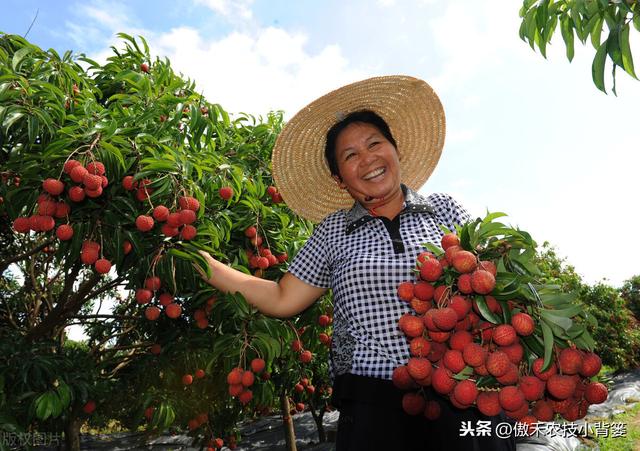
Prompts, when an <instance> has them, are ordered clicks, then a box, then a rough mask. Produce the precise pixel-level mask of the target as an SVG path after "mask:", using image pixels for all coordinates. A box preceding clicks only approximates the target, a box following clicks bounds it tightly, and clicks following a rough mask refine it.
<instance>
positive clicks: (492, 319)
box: [476, 296, 501, 324]
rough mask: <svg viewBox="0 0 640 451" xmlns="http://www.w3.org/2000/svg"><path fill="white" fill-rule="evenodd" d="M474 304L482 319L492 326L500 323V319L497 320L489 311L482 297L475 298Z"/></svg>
mask: <svg viewBox="0 0 640 451" xmlns="http://www.w3.org/2000/svg"><path fill="white" fill-rule="evenodd" d="M476 304H477V305H478V310H479V311H480V314H481V315H482V316H483V317H484V319H486V320H487V321H489V322H491V323H493V324H500V323H501V321H500V318H498V316H497V315H496V314H495V313H493V312H492V311H491V310H490V309H489V306H487V301H486V300H485V299H484V296H476Z"/></svg>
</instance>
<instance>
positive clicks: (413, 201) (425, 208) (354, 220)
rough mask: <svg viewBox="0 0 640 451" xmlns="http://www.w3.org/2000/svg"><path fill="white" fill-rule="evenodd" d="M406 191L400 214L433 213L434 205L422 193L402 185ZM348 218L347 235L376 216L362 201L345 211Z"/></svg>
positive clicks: (403, 190) (404, 191)
mask: <svg viewBox="0 0 640 451" xmlns="http://www.w3.org/2000/svg"><path fill="white" fill-rule="evenodd" d="M400 187H401V188H402V192H403V193H404V206H403V208H402V210H401V211H400V213H399V214H404V213H433V207H432V206H431V205H429V201H427V199H426V198H425V197H423V196H421V195H420V194H418V193H416V192H415V191H413V190H412V189H411V188H409V187H407V186H406V185H404V184H402V185H400ZM345 217H346V220H347V235H348V234H350V233H352V232H353V231H354V230H356V229H357V228H358V227H360V226H361V225H363V224H366V223H367V222H369V221H371V220H372V219H374V218H375V216H372V215H371V214H370V213H369V211H368V210H367V209H366V208H364V207H363V206H362V205H361V204H360V202H355V203H354V205H353V207H351V209H350V210H347V211H346V213H345Z"/></svg>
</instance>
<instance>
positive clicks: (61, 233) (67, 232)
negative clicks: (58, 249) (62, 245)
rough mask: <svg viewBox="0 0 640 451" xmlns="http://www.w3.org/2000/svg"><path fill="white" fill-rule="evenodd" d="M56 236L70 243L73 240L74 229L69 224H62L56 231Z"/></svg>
mask: <svg viewBox="0 0 640 451" xmlns="http://www.w3.org/2000/svg"><path fill="white" fill-rule="evenodd" d="M56 236H57V237H58V239H60V240H61V241H69V240H70V239H71V238H73V227H71V226H70V225H69V224H62V225H60V226H58V228H57V229H56Z"/></svg>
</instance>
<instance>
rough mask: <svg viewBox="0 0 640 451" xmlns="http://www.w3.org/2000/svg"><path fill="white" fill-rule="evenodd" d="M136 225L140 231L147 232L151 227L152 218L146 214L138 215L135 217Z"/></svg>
mask: <svg viewBox="0 0 640 451" xmlns="http://www.w3.org/2000/svg"><path fill="white" fill-rule="evenodd" d="M136 227H137V229H138V230H140V231H141V232H148V231H149V230H151V229H153V218H152V217H151V216H147V215H140V216H138V217H137V218H136Z"/></svg>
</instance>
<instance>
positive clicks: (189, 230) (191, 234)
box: [180, 210, 198, 241]
mask: <svg viewBox="0 0 640 451" xmlns="http://www.w3.org/2000/svg"><path fill="white" fill-rule="evenodd" d="M187 211H191V210H187ZM197 234H198V229H196V228H195V227H194V226H192V225H185V226H184V227H182V230H181V231H180V238H181V239H183V240H187V241H188V240H192V239H194V238H195V237H196V235H197Z"/></svg>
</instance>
